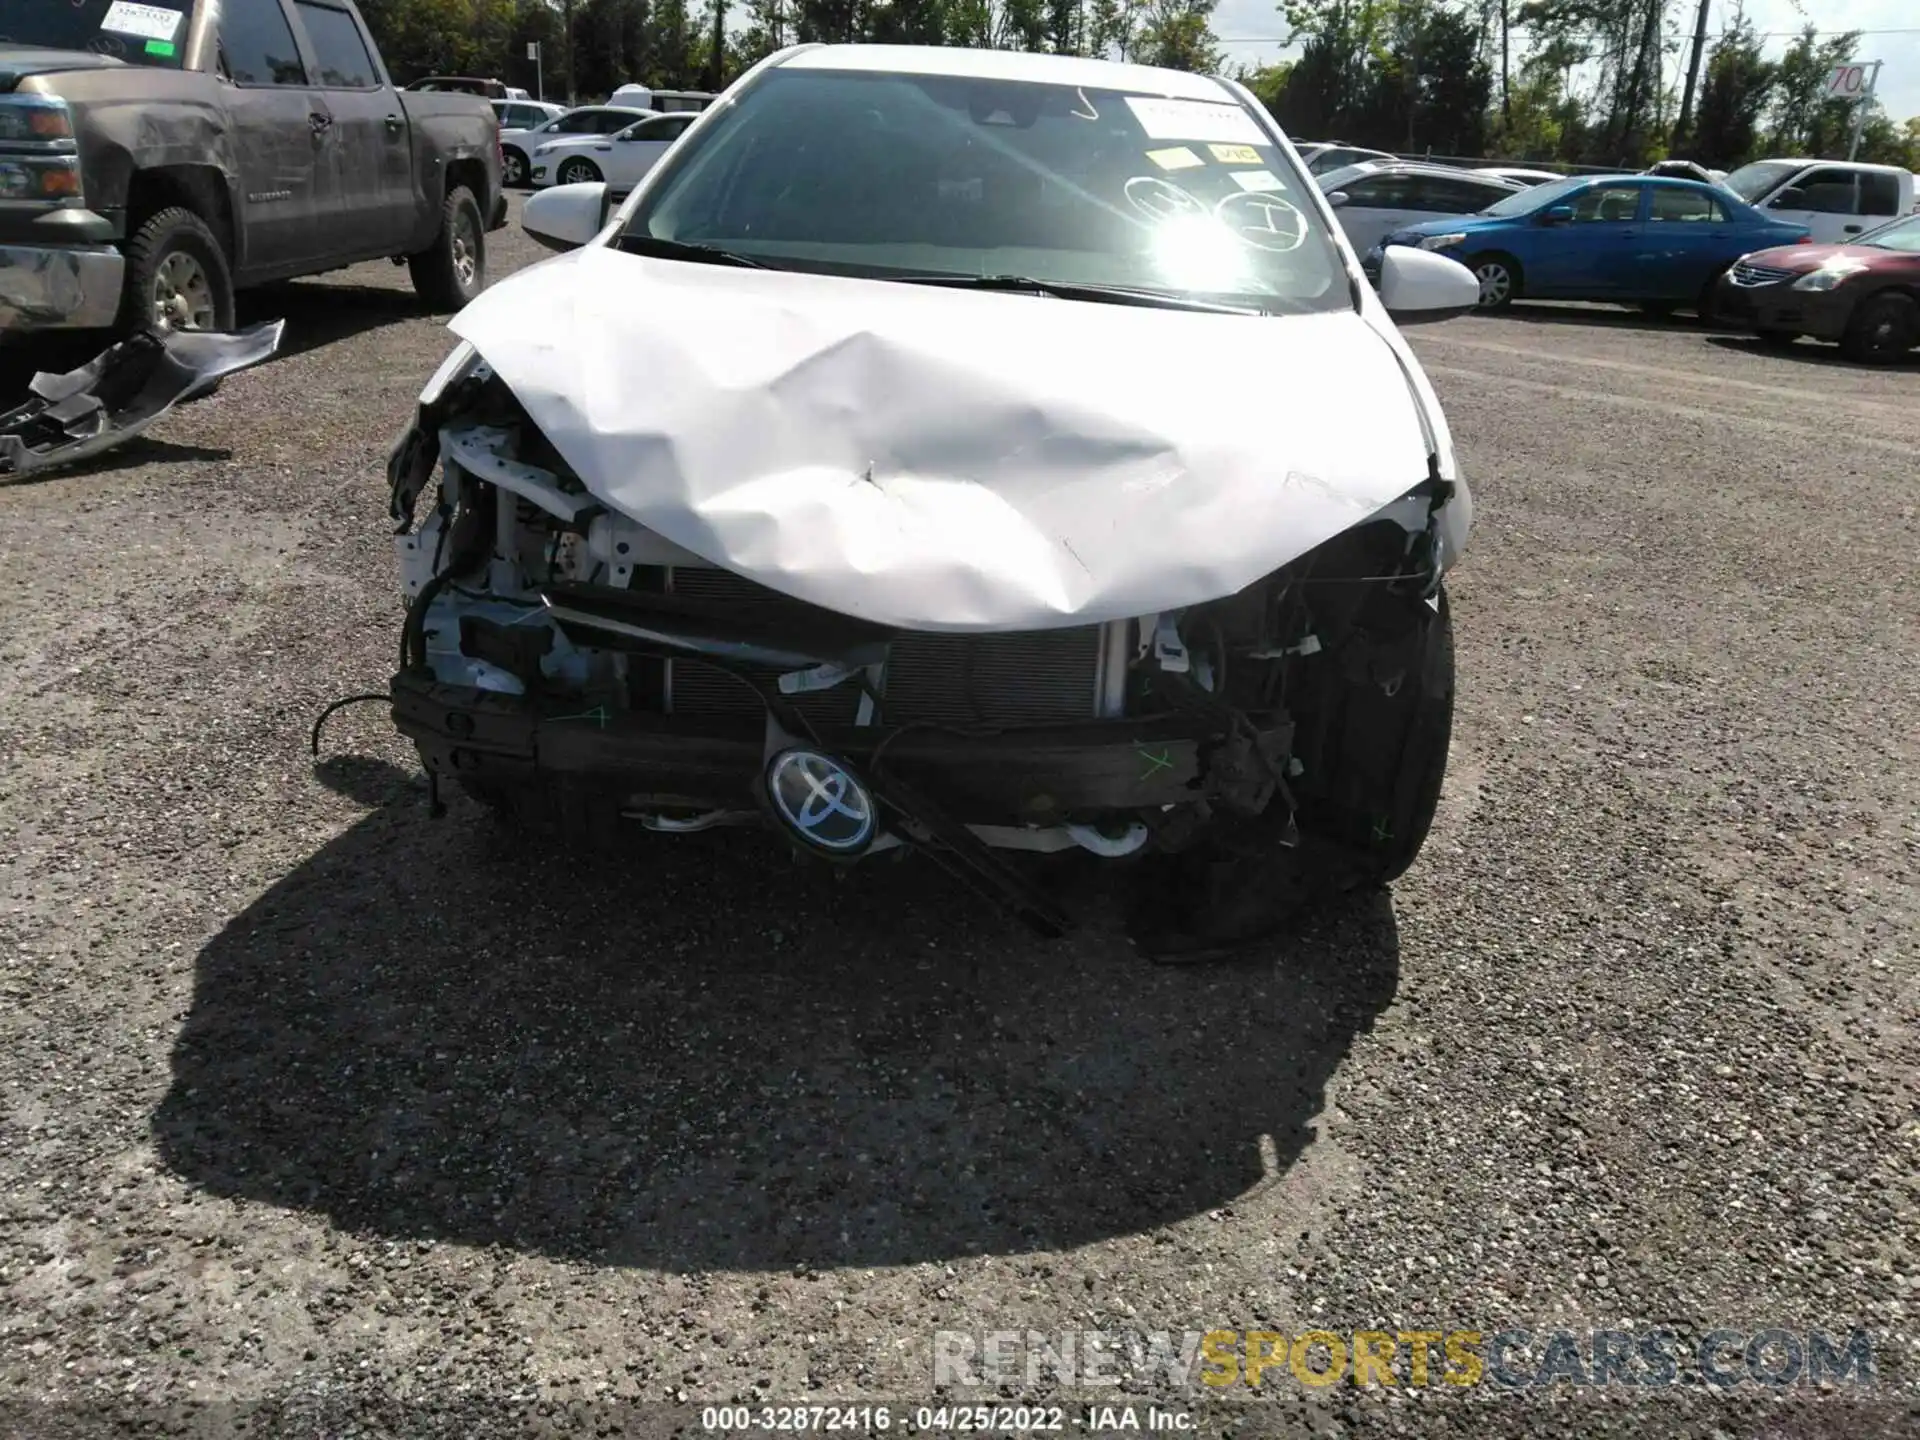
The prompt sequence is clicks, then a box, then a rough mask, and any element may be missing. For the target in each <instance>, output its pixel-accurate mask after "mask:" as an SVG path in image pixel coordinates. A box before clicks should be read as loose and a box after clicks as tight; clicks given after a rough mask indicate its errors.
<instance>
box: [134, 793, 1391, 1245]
mask: <svg viewBox="0 0 1920 1440" xmlns="http://www.w3.org/2000/svg"><path fill="white" fill-rule="evenodd" d="M393 777H395V778H394V779H393V781H392V783H393V784H394V785H403V784H404V783H405V781H404V779H403V778H401V777H402V772H400V771H398V770H394V771H393ZM343 788H350V789H352V790H355V791H358V792H361V793H374V792H379V791H381V790H382V788H383V787H381V786H378V785H371V784H370V782H369V781H368V779H367V777H366V776H365V775H357V776H355V777H354V778H353V780H352V783H351V785H350V786H346V787H343ZM385 793H391V791H386V792H385ZM1068 875H1069V876H1070V877H1077V878H1072V879H1071V883H1069V884H1066V885H1064V886H1063V891H1064V893H1065V894H1066V896H1067V900H1068V903H1070V904H1071V905H1072V906H1074V907H1076V908H1078V909H1081V910H1083V911H1086V912H1089V913H1091V914H1093V915H1095V916H1096V917H1098V916H1100V915H1101V914H1103V913H1105V912H1108V911H1110V909H1111V908H1112V906H1113V903H1114V897H1113V896H1112V895H1111V894H1110V893H1109V892H1110V891H1111V890H1113V889H1114V888H1115V886H1114V881H1113V879H1112V878H1111V876H1110V875H1103V874H1089V873H1088V871H1087V870H1085V869H1081V870H1074V871H1069V872H1068ZM1397 980H1398V937H1397V933H1396V930H1395V925H1394V917H1393V911H1392V907H1391V904H1390V901H1389V899H1388V898H1387V897H1386V896H1385V895H1384V894H1379V893H1376V894H1373V895H1369V896H1365V897H1359V898H1355V899H1353V900H1352V901H1350V902H1344V903H1343V904H1342V905H1341V906H1339V907H1338V908H1337V909H1335V910H1332V911H1330V912H1328V913H1326V914H1324V915H1323V916H1322V917H1321V918H1320V919H1319V920H1317V921H1314V922H1312V923H1311V924H1310V925H1309V926H1308V928H1307V929H1306V930H1305V931H1304V933H1301V934H1300V935H1298V936H1297V937H1295V938H1293V939H1291V940H1289V941H1287V942H1286V943H1285V944H1284V945H1282V946H1277V947H1275V948H1273V949H1270V950H1268V951H1267V952H1266V953H1264V954H1261V955H1258V956H1255V957H1253V958H1250V959H1249V960H1247V961H1245V962H1236V963H1234V964H1229V965H1210V966H1204V967H1189V968H1156V967H1154V966H1152V965H1150V964H1148V963H1147V962H1145V961H1143V960H1140V959H1138V958H1136V957H1134V956H1133V955H1132V954H1130V953H1129V952H1128V951H1127V949H1126V946H1125V942H1124V941H1123V940H1121V939H1120V938H1119V935H1118V927H1117V925H1114V924H1112V923H1109V922H1107V921H1105V920H1101V919H1096V922H1095V924H1094V926H1093V928H1092V929H1091V930H1090V931H1088V932H1084V933H1082V934H1081V935H1079V936H1077V937H1075V938H1073V939H1070V940H1067V941H1062V942H1057V943H1054V944H1044V943H1039V942H1036V941H1034V940H1033V939H1031V938H1029V937H1028V936H1027V935H1026V934H1025V933H1024V932H1022V931H1020V930H1018V929H1017V928H1015V927H1014V926H1012V925H1011V924H1009V923H1007V922H1005V921H1004V920H1003V919H1002V918H1001V917H1000V916H999V915H998V914H996V913H994V912H991V911H986V910H983V909H982V907H981V905H980V903H979V902H978V901H976V900H975V899H974V898H973V897H972V896H971V895H970V894H968V893H966V892H964V891H960V890H958V889H957V888H956V887H955V886H954V885H953V884H952V883H951V882H949V881H948V880H947V878H946V877H945V876H944V875H943V874H941V873H940V872H939V871H937V870H935V869H934V868H933V867H932V866H930V865H928V864H926V863H925V862H923V861H919V860H916V859H909V860H906V861H903V862H902V863H899V864H897V865H896V864H892V863H890V862H888V861H886V860H885V859H884V858H882V859H877V860H875V861H874V862H870V863H869V865H867V866H863V867H861V868H860V869H859V870H858V871H856V872H855V873H853V874H850V875H846V876H844V877H841V878H840V879H839V880H837V881H836V879H835V877H834V875H833V874H831V873H822V872H821V871H818V870H815V869H812V868H809V867H804V866H801V865H800V864H798V863H797V862H796V861H794V860H793V859H792V858H791V857H790V856H789V855H788V854H787V853H786V852H785V851H784V850H783V849H781V848H780V847H779V846H778V845H777V844H776V842H774V841H772V840H771V839H769V838H767V837H765V836H762V835H759V834H757V833H753V832H733V833H728V832H710V833H708V834H705V835H699V836H685V837H672V838H668V837H652V836H647V835H644V834H643V835H641V836H640V837H638V839H637V840H636V844H635V849H634V851H633V853H632V854H631V855H627V856H622V857H619V858H615V859H584V860H583V859H582V858H580V857H578V856H574V857H568V856H565V855H559V854H553V853H548V852H543V851H539V850H535V849H532V848H530V847H528V846H526V845H523V844H521V843H518V842H516V841H515V840H514V839H513V838H512V837H510V836H508V835H507V834H506V833H505V832H504V831H502V830H500V829H498V828H497V827H495V826H494V825H492V823H491V822H490V821H489V820H488V819H487V818H486V817H485V816H483V815H482V814H480V813H479V812H478V811H477V809H476V807H474V806H473V805H472V804H470V803H468V802H466V801H465V800H464V798H459V797H456V798H454V799H453V802H452V804H451V813H450V814H449V815H448V816H447V817H446V818H444V819H442V820H440V821H437V822H436V821H432V820H429V819H428V818H426V816H425V813H424V806H420V805H418V804H417V802H416V804H391V803H389V804H387V805H386V806H385V808H382V809H377V810H374V811H373V812H372V813H370V814H368V815H367V816H366V817H365V818H364V819H362V820H361V821H360V822H359V823H357V824H356V825H355V826H354V827H353V828H352V829H351V830H349V831H348V832H347V833H346V834H344V835H342V836H341V837H340V838H339V839H337V840H335V841H334V842H333V843H331V844H329V845H328V846H326V847H325V848H324V849H323V850H321V851H320V852H318V853H317V854H315V855H314V856H312V858H311V859H309V860H308V861H307V862H306V863H304V864H302V865H301V866H300V867H299V868H298V869H297V870H295V871H294V872H293V873H292V874H290V875H288V876H287V877H286V878H285V879H283V880H282V881H280V882H279V883H278V884H277V885H275V886H274V887H273V888H272V889H271V890H269V891H268V892H267V893H266V894H265V895H263V896H262V897H261V898H260V899H259V900H258V901H257V902H256V903H254V904H253V905H252V906H250V907H249V908H248V909H247V910H246V911H245V912H243V913H242V914H240V915H238V916H236V917H235V918H234V919H233V920H232V921H231V922H230V923H229V924H228V925H227V926H226V928H225V929H224V930H222V931H221V932H220V933H219V934H218V935H217V936H215V937H214V939H213V940H212V941H211V942H210V943H209V944H208V945H207V946H206V948H205V949H204V950H203V951H202V952H201V953H200V955H199V957H198V964H197V970H196V976H195V983H194V994H193V1001H192V1006H191V1009H190V1011H189V1013H188V1015H187V1017H186V1020H185V1023H184V1026H183V1028H182V1030H181V1033H180V1036H179V1039H178V1042H177V1045H176V1048H175V1051H174V1055H173V1083H172V1086H171V1088H170V1090H169V1092H168V1094H167V1095H166V1097H165V1099H164V1100H163V1102H162V1103H161V1105H160V1106H159V1108H158V1110H157V1111H156V1113H155V1116H154V1120H153V1127H154V1134H155V1138H156V1142H157V1144H158V1147H159V1150H160V1152H161V1154H162V1156H163V1157H164V1159H165V1161H166V1163H167V1164H168V1165H169V1166H171V1167H172V1168H173V1170H174V1171H176V1172H177V1173H178V1174H180V1175H181V1176H183V1177H185V1178H186V1179H187V1180H189V1181H190V1182H191V1183H194V1184H196V1185H199V1186H201V1187H204V1188H205V1189H206V1190H208V1191H210V1192H212V1193H215V1194H218V1195H223V1196H233V1197H245V1198H248V1199H252V1200H259V1201H265V1202H268V1203H271V1204H274V1205H279V1206H286V1207H292V1208H296V1209H302V1210H307V1211H312V1212H318V1213H320V1214H323V1215H325V1216H326V1217H328V1219H329V1220H330V1221H331V1222H332V1223H334V1224H335V1225H338V1226H340V1227H342V1228H345V1229H349V1230H352V1231H355V1232H358V1233H363V1234H365V1233H371V1234H376V1235H383V1236H387V1237H391V1238H407V1239H424V1238H435V1239H443V1240H450V1241H457V1242H461V1243H465V1244H470V1245H500V1246H506V1247H511V1248H515V1249H519V1250H523V1251H527V1252H534V1253H540V1254H545V1255H549V1256H553V1257H561V1258H571V1259H581V1260H590V1261H593V1262H596V1263H603V1264H604V1263H611V1264H621V1265H639V1266H648V1267H658V1268H665V1269H671V1270H680V1271H693V1270H743V1269H744V1270H759V1269H767V1268H774V1267H781V1268H785V1267H792V1266H800V1265H805V1266H807V1267H810V1268H813V1269H828V1268H832V1267H838V1266H867V1265H884V1264H898V1263H903V1262H914V1261H928V1260H938V1259H942V1258H945V1257H953V1256H960V1255H968V1254H979V1253H988V1252H992V1253H1019V1252H1025V1251H1031V1250H1036V1249H1060V1248H1066V1247H1070V1246H1075V1245H1081V1244H1085V1243H1087V1242H1090V1241H1094V1240H1099V1239H1102V1238H1106V1237H1109V1236H1115V1235H1123V1234H1131V1233H1138V1232H1144V1231H1149V1230H1152V1229H1154V1228H1155V1227H1159V1226H1162V1225H1165V1224H1167V1223H1168V1222H1172V1221H1178V1220H1182V1219H1185V1218H1188V1217H1191V1216H1194V1215H1197V1214H1201V1213H1204V1212H1206V1211H1208V1210H1211V1209H1214V1208H1216V1207H1219V1206H1221V1205H1224V1204H1227V1203H1229V1202H1231V1201H1233V1200H1234V1199H1235V1198H1236V1197H1237V1196H1240V1195H1243V1194H1244V1193H1246V1192H1247V1191H1249V1190H1250V1189H1253V1188H1254V1187H1257V1186H1260V1185H1262V1184H1264V1183H1268V1182H1270V1181H1271V1180H1273V1179H1274V1178H1275V1177H1277V1176H1279V1175H1283V1174H1284V1172H1285V1170H1286V1168H1287V1166H1288V1165H1289V1164H1290V1163H1291V1162H1292V1161H1293V1160H1294V1159H1295V1158H1296V1157H1297V1156H1298V1154H1299V1153H1300V1151H1301V1150H1302V1148H1303V1147H1304V1146H1305V1145H1306V1144H1307V1143H1309V1141H1310V1140H1311V1122H1312V1119H1313V1117H1314V1116H1315V1115H1316V1114H1317V1113H1318V1112H1319V1110H1320V1109H1321V1106H1322V1095H1323V1089H1324V1086H1325V1084H1326V1081H1327V1078H1328V1076H1329V1074H1330V1073H1331V1072H1332V1071H1333V1069H1334V1068H1335V1066H1337V1065H1338V1064H1339V1063H1340V1061H1341V1059H1342V1057H1343V1056H1345V1054H1346V1053H1347V1051H1348V1049H1349V1047H1350V1045H1351V1044H1352V1042H1353V1039H1354V1037H1355V1035H1356V1034H1358V1033H1360V1032H1363V1031H1365V1030H1366V1029H1368V1028H1369V1027H1370V1026H1371V1025H1372V1023H1373V1021H1374V1018H1375V1017H1376V1016H1377V1015H1378V1014H1379V1013H1380V1011H1381V1010H1382V1009H1384V1008H1385V1006H1386V1005H1387V1004H1388V1003H1389V1002H1390V1000H1391V999H1392V997H1393V994H1394V990H1395V986H1396V984H1397Z"/></svg>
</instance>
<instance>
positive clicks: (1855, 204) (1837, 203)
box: [1761, 165, 1866, 245]
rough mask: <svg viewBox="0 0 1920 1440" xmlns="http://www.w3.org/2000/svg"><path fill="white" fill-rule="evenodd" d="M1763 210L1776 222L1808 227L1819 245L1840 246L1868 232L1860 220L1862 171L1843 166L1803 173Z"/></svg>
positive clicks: (1776, 195) (1822, 166)
mask: <svg viewBox="0 0 1920 1440" xmlns="http://www.w3.org/2000/svg"><path fill="white" fill-rule="evenodd" d="M1761 208H1762V209H1764V210H1765V211H1766V212H1767V214H1768V215H1770V216H1771V217H1772V218H1774V219H1775V220H1785V221H1787V222H1788V223H1789V224H1793V225H1804V226H1806V227H1807V229H1809V230H1810V231H1812V232H1813V243H1814V244H1816V245H1838V244H1841V243H1842V242H1844V241H1846V240H1849V239H1851V238H1852V237H1853V236H1855V235H1858V234H1860V233H1861V232H1862V231H1863V230H1865V229H1866V226H1865V224H1864V223H1863V222H1862V221H1861V219H1860V172H1859V171H1858V170H1849V169H1847V168H1846V167H1844V166H1840V165H1815V166H1812V167H1810V168H1808V169H1806V170H1802V171H1801V172H1800V173H1799V174H1798V175H1796V176H1794V177H1793V179H1792V180H1790V181H1789V182H1788V183H1787V184H1785V185H1783V186H1781V187H1780V189H1779V190H1777V191H1775V192H1774V193H1773V195H1771V196H1770V197H1769V198H1768V200H1767V202H1766V204H1765V205H1764V206H1762V207H1761ZM1849 227H1851V228H1849Z"/></svg>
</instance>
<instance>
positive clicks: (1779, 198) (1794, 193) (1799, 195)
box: [1767, 185, 1807, 210]
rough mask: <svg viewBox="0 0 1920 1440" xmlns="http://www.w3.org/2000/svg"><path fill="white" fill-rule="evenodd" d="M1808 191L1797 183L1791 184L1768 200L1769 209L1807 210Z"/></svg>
mask: <svg viewBox="0 0 1920 1440" xmlns="http://www.w3.org/2000/svg"><path fill="white" fill-rule="evenodd" d="M1806 208H1807V192H1806V191H1804V190H1802V189H1801V188H1800V187H1799V186H1797V185H1790V186H1788V187H1787V188H1786V189H1785V190H1782V191H1781V192H1780V193H1779V194H1778V195H1776V196H1774V197H1773V199H1771V200H1769V201H1768V202H1767V209H1769V210H1805V209H1806Z"/></svg>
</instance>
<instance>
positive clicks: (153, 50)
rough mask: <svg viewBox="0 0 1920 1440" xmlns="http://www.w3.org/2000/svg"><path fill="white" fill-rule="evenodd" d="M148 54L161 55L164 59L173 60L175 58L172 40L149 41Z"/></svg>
mask: <svg viewBox="0 0 1920 1440" xmlns="http://www.w3.org/2000/svg"><path fill="white" fill-rule="evenodd" d="M147 54H149V55H159V56H161V57H162V58H164V59H168V60H171V59H172V58H173V42H172V41H171V40H149V41H147Z"/></svg>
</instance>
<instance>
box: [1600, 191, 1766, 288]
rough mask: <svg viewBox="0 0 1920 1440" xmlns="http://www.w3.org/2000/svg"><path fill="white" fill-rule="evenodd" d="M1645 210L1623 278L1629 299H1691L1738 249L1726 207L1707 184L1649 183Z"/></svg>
mask: <svg viewBox="0 0 1920 1440" xmlns="http://www.w3.org/2000/svg"><path fill="white" fill-rule="evenodd" d="M1646 214H1647V219H1646V223H1645V224H1644V225H1642V226H1641V227H1640V233H1639V235H1638V237H1637V240H1636V244H1635V249H1636V252H1637V253H1636V258H1635V262H1634V264H1633V266H1632V267H1631V268H1630V269H1629V271H1628V272H1627V275H1626V277H1625V278H1626V282H1627V286H1628V288H1627V290H1626V291H1625V292H1623V293H1624V294H1625V295H1626V297H1627V298H1631V299H1635V300H1693V299H1694V298H1695V297H1697V296H1698V295H1699V294H1700V291H1701V289H1702V288H1703V287H1704V286H1705V285H1706V283H1707V281H1709V280H1710V279H1712V278H1713V276H1714V274H1715V273H1716V272H1718V271H1719V270H1720V269H1721V268H1722V267H1724V266H1725V265H1726V264H1727V263H1728V262H1729V261H1731V260H1733V259H1734V258H1736V256H1737V254H1738V252H1739V250H1740V248H1741V247H1740V246H1739V245H1738V243H1737V242H1736V241H1735V240H1734V239H1733V235H1734V227H1733V221H1732V217H1731V216H1730V215H1729V214H1728V212H1727V208H1726V206H1725V205H1723V204H1722V203H1721V202H1720V201H1719V200H1718V199H1716V198H1715V197H1714V195H1713V194H1712V192H1710V191H1709V190H1707V189H1706V187H1705V186H1696V185H1649V186H1647V212H1646ZM1730 245H1731V246H1732V249H1733V251H1734V253H1733V254H1728V253H1727V251H1728V248H1729V246H1730Z"/></svg>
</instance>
